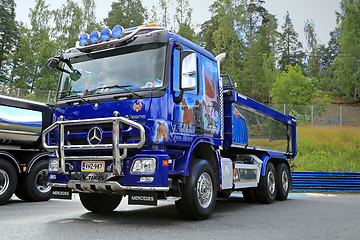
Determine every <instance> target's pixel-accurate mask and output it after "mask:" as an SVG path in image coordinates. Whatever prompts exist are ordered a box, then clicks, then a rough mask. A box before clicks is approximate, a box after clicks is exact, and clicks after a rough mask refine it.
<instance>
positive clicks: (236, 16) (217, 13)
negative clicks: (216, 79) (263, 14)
mask: <svg viewBox="0 0 360 240" xmlns="http://www.w3.org/2000/svg"><path fill="white" fill-rule="evenodd" d="M210 11H211V12H212V14H213V17H212V19H213V20H215V21H216V23H215V24H213V25H210V28H213V27H216V29H215V28H213V29H214V31H213V32H212V33H210V32H209V33H208V34H209V35H208V37H211V39H212V44H213V46H214V48H213V49H211V51H212V52H213V54H214V55H217V54H220V53H223V52H225V53H226V54H227V55H226V59H225V61H224V63H223V64H222V68H221V71H222V72H221V73H222V74H225V73H226V74H229V75H230V76H231V78H232V80H233V81H234V82H237V83H238V89H239V90H243V89H245V87H246V83H245V82H243V81H242V79H241V72H242V70H243V67H244V66H243V49H244V46H245V43H244V41H243V39H242V38H241V37H240V36H241V35H244V28H245V27H244V26H245V24H246V4H245V3H244V2H243V1H239V0H217V1H215V2H214V4H213V5H211V6H210Z"/></svg>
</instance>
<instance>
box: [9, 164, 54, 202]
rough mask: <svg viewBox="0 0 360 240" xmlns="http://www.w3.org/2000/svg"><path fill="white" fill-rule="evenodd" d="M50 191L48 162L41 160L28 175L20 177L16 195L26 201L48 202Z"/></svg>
mask: <svg viewBox="0 0 360 240" xmlns="http://www.w3.org/2000/svg"><path fill="white" fill-rule="evenodd" d="M50 190H51V187H50V184H49V179H48V161H47V160H41V161H38V162H36V163H35V164H34V166H33V167H32V168H31V171H30V172H29V173H28V174H26V175H23V176H21V177H20V179H19V183H18V186H17V189H16V192H15V194H16V196H17V197H18V198H20V199H22V200H24V201H31V202H37V201H47V200H49V199H50Z"/></svg>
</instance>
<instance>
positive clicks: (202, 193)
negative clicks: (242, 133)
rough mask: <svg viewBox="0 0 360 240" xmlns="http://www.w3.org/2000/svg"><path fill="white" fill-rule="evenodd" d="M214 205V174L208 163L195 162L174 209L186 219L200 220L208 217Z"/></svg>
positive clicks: (202, 161) (203, 161) (204, 161)
mask: <svg viewBox="0 0 360 240" xmlns="http://www.w3.org/2000/svg"><path fill="white" fill-rule="evenodd" d="M215 203H216V178H215V173H214V171H213V169H212V168H211V166H210V164H209V162H208V161H206V160H197V161H196V162H195V164H194V166H192V167H191V169H190V175H189V176H188V178H187V179H186V183H185V184H184V186H183V189H182V196H181V199H180V200H179V201H176V202H175V204H176V209H177V211H178V212H179V214H180V215H182V216H183V217H185V218H187V219H195V220H202V219H207V218H209V217H210V215H211V214H212V212H213V211H214V209H215Z"/></svg>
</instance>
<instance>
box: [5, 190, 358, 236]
mask: <svg viewBox="0 0 360 240" xmlns="http://www.w3.org/2000/svg"><path fill="white" fill-rule="evenodd" d="M159 203H160V204H159V206H157V207H143V206H128V204H127V198H124V199H123V201H122V203H121V204H120V206H119V207H118V208H117V209H116V210H115V212H113V213H112V214H108V215H101V214H93V213H89V212H87V211H86V210H85V209H84V208H83V207H82V205H81V203H80V201H79V199H78V198H77V197H75V199H73V200H72V201H67V200H50V201H48V202H42V203H26V202H22V201H20V200H18V199H14V198H13V199H12V200H11V201H10V202H9V203H8V204H6V205H3V206H0V239H1V240H7V239H37V240H41V239H89V240H95V239H136V240H138V239H171V240H173V239H219V240H222V239H287V240H288V239H316V240H319V239H360V226H359V225H360V224H359V223H360V194H327V195H324V194H292V195H291V196H290V197H289V199H288V200H287V201H282V202H279V201H277V202H275V203H274V204H270V205H261V204H249V203H246V202H245V201H244V199H243V198H241V197H240V196H239V194H235V195H232V197H230V198H229V199H226V200H218V201H217V203H216V204H217V205H216V210H215V212H214V214H213V215H212V217H211V218H210V219H208V220H205V221H187V220H183V219H181V218H180V217H179V215H178V214H177V212H176V209H175V205H174V203H172V202H163V201H162V202H159Z"/></svg>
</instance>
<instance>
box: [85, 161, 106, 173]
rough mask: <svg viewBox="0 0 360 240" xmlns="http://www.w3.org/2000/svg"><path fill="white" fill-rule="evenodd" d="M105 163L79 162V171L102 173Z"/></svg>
mask: <svg viewBox="0 0 360 240" xmlns="http://www.w3.org/2000/svg"><path fill="white" fill-rule="evenodd" d="M104 169H105V162H93V161H91V162H89V161H83V162H81V171H82V172H104Z"/></svg>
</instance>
